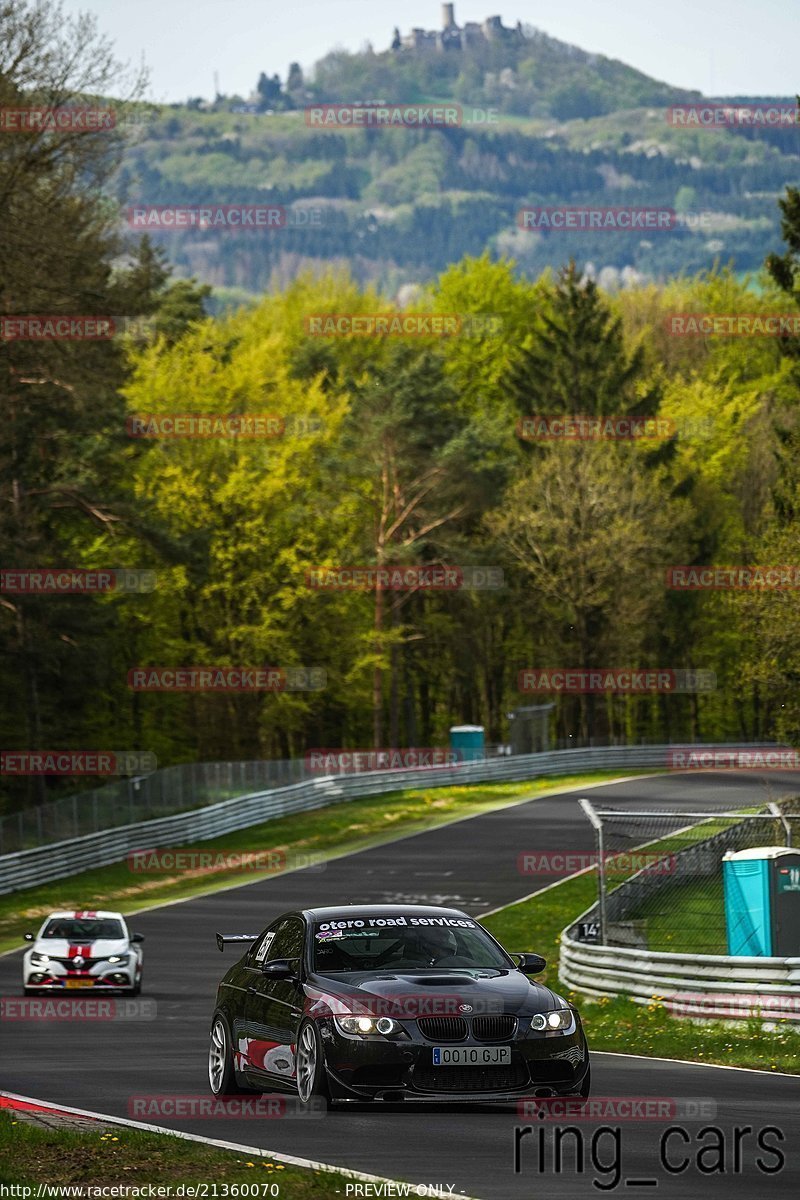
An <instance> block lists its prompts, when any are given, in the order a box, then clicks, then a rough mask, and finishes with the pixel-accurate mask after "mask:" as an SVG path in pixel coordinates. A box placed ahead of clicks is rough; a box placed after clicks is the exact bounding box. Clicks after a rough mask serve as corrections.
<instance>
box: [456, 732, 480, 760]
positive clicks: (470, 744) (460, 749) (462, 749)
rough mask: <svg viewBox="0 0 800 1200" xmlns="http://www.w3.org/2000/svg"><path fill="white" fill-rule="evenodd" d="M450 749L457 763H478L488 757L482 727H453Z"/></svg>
mask: <svg viewBox="0 0 800 1200" xmlns="http://www.w3.org/2000/svg"><path fill="white" fill-rule="evenodd" d="M450 749H451V750H454V751H455V758H456V761H457V762H478V761H479V760H480V759H482V758H485V757H486V746H485V744H484V740H483V726H482V725H453V726H452V727H451V729H450Z"/></svg>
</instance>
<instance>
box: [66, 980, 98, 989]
mask: <svg viewBox="0 0 800 1200" xmlns="http://www.w3.org/2000/svg"><path fill="white" fill-rule="evenodd" d="M64 987H68V988H86V987H94V980H93V979H68V980H67V981H66V983H65V984H64Z"/></svg>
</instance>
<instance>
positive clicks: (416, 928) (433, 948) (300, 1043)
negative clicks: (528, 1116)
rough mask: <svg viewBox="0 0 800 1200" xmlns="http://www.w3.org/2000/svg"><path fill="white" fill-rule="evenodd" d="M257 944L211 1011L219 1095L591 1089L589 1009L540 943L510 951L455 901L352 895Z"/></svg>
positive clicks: (459, 1096)
mask: <svg viewBox="0 0 800 1200" xmlns="http://www.w3.org/2000/svg"><path fill="white" fill-rule="evenodd" d="M231 942H232V943H246V944H247V949H246V951H245V953H244V955H243V956H242V958H241V959H240V960H239V961H238V962H237V963H235V964H234V965H233V966H232V967H231V968H230V969H229V970H228V971H227V972H226V974H225V976H224V977H223V979H222V982H221V983H220V985H219V988H218V991H217V1000H216V1007H215V1010H214V1015H213V1018H212V1021H211V1038H210V1045H209V1058H208V1075H209V1083H210V1085H211V1091H212V1092H213V1093H214V1095H216V1096H225V1095H230V1094H231V1093H235V1092H240V1091H260V1092H275V1091H284V1092H290V1093H292V1094H295V1095H297V1096H298V1097H299V1100H300V1104H301V1105H306V1106H312V1105H313V1106H315V1107H319V1106H320V1105H323V1106H326V1105H329V1104H331V1103H339V1102H346V1101H351V1102H360V1103H363V1102H364V1101H371V1100H379V1101H399V1100H414V1101H426V1100H427V1101H436V1102H437V1103H441V1102H442V1101H447V1102H450V1101H456V1102H458V1101H461V1102H465V1101H469V1102H472V1103H475V1102H476V1101H492V1102H499V1101H503V1102H509V1101H515V1100H517V1099H519V1098H520V1097H523V1096H581V1097H586V1096H588V1095H589V1086H590V1067H589V1053H588V1048H587V1045H586V1038H585V1037H584V1033H583V1028H582V1026H581V1020H580V1017H579V1015H578V1012H577V1010H576V1009H575V1008H574V1007H572V1005H570V1004H568V1003H567V1002H566V1000H564V999H563V998H562V997H561V996H558V995H556V994H555V992H552V991H551V990H550V989H549V988H547V987H545V986H544V985H543V984H540V983H535V982H533V981H532V980H530V979H528V978H527V976H528V975H537V974H539V972H541V971H543V970H544V967H545V965H546V964H545V961H544V959H543V958H541V957H540V956H539V955H538V954H530V953H525V954H515V955H513V956H512V955H510V954H508V953H507V952H506V951H505V950H504V949H503V948H502V946H501V945H500V944H499V942H497V941H496V940H495V938H493V937H492V935H491V934H490V933H488V932H487V931H486V930H485V929H483V928H482V927H481V926H480V925H479V924H478V923H477V921H475V920H474V919H473V918H472V917H468V916H467V915H466V914H465V913H463V912H459V911H458V910H457V909H452V908H433V907H423V906H417V905H402V906H394V905H358V906H357V905H350V906H343V907H337V908H316V909H306V910H304V911H302V912H290V913H285V914H284V915H283V916H282V917H279V918H278V919H277V920H276V921H273V922H272V924H271V925H269V926H268V927H267V929H265V930H264V931H263V933H260V934H241V933H240V934H217V944H218V946H219V948H220V950H222V949H224V946H225V945H226V943H231Z"/></svg>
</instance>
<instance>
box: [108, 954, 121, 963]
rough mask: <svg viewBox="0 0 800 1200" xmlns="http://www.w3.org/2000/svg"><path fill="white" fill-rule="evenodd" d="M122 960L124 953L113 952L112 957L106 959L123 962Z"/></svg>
mask: <svg viewBox="0 0 800 1200" xmlns="http://www.w3.org/2000/svg"><path fill="white" fill-rule="evenodd" d="M122 961H123V955H121V954H112V955H111V957H110V958H107V959H106V962H122Z"/></svg>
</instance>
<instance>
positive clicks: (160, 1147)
mask: <svg viewBox="0 0 800 1200" xmlns="http://www.w3.org/2000/svg"><path fill="white" fill-rule="evenodd" d="M223 1182H224V1183H225V1184H227V1185H231V1184H247V1185H248V1189H247V1191H246V1192H245V1194H246V1195H248V1196H255V1195H256V1193H255V1192H253V1191H252V1190H251V1189H252V1186H253V1184H257V1185H259V1188H258V1193H257V1195H258V1196H259V1197H262V1198H263V1200H270V1198H271V1197H280V1200H318V1198H319V1200H322V1198H323V1197H324V1198H326V1200H327V1198H330V1200H334V1197H336V1196H337V1195H339V1196H341V1193H342V1191H343V1190H344V1189H343V1186H342V1176H341V1175H339V1174H337V1173H334V1172H329V1171H315V1170H313V1169H312V1168H302V1167H295V1166H292V1165H290V1164H288V1165H284V1164H283V1163H280V1162H274V1161H273V1160H272V1159H270V1158H260V1157H252V1158H251V1157H250V1156H249V1155H247V1154H245V1153H244V1152H242V1151H234V1150H220V1149H218V1148H217V1147H216V1146H205V1145H203V1144H202V1143H201V1142H190V1141H186V1140H184V1139H183V1138H178V1137H170V1136H169V1134H161V1133H139V1132H138V1131H137V1130H133V1129H126V1128H125V1127H117V1128H113V1129H109V1128H108V1127H107V1126H106V1127H103V1128H101V1129H98V1130H96V1131H95V1130H92V1129H88V1130H73V1129H60V1128H56V1129H49V1128H47V1129H46V1128H43V1127H42V1126H38V1125H34V1124H31V1123H30V1122H28V1121H25V1120H20V1119H18V1118H17V1117H15V1116H14V1115H13V1113H12V1112H0V1184H2V1185H6V1186H8V1185H12V1184H16V1185H17V1186H26V1185H27V1186H32V1187H34V1193H33V1194H35V1187H36V1185H37V1184H49V1185H50V1186H51V1187H68V1186H73V1187H74V1186H81V1185H82V1186H84V1187H88V1186H91V1187H102V1186H104V1185H108V1186H114V1185H115V1184H116V1185H119V1184H122V1185H123V1186H124V1185H125V1184H128V1185H129V1186H130V1187H132V1188H133V1187H135V1186H136V1185H137V1184H142V1183H147V1184H160V1185H167V1186H170V1187H171V1188H172V1194H173V1195H174V1194H175V1189H176V1188H177V1185H179V1184H186V1185H187V1187H188V1186H189V1185H192V1184H195V1185H196V1184H211V1183H223ZM207 1194H213V1190H210V1191H209V1193H207ZM228 1194H229V1195H230V1194H231V1193H230V1192H229V1193H228ZM235 1194H236V1193H235V1192H234V1193H233V1195H235Z"/></svg>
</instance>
